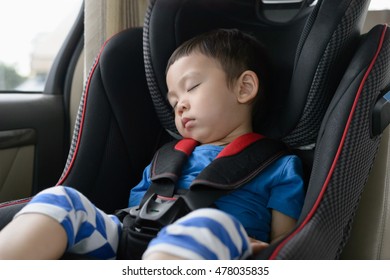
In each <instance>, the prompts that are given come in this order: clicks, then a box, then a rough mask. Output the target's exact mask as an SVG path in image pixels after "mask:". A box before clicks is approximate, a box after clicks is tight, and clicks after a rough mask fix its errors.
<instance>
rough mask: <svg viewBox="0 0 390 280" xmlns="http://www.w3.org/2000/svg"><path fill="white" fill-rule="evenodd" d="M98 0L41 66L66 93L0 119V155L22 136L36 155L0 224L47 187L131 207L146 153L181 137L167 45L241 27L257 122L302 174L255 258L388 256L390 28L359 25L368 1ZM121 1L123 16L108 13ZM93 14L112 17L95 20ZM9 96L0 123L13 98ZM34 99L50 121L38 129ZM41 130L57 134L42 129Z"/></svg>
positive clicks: (2, 208) (112, 206) (6, 200)
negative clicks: (13, 118) (10, 119)
mask: <svg viewBox="0 0 390 280" xmlns="http://www.w3.org/2000/svg"><path fill="white" fill-rule="evenodd" d="M93 2H94V1H85V3H84V5H83V7H82V9H81V12H80V15H79V17H78V19H77V21H76V23H75V25H74V27H73V29H72V32H70V34H69V36H68V38H67V40H66V42H65V43H64V45H63V48H62V50H61V51H60V54H59V55H58V56H57V58H56V60H55V63H54V67H53V68H52V71H51V72H50V74H49V78H48V83H47V84H46V87H45V92H51V93H56V92H62V94H47V95H43V96H38V97H29V98H30V99H33V98H35V99H39V100H37V101H34V100H33V101H31V104H32V105H33V106H31V121H32V122H33V121H34V125H30V126H25V127H27V128H25V127H23V128H18V129H16V130H14V129H13V130H10V129H9V128H8V127H7V126H4V127H2V126H1V125H0V133H1V134H0V135H5V136H4V137H2V138H4V139H8V140H7V141H2V142H0V151H2V150H5V149H10V148H12V147H16V146H23V147H25V150H26V151H25V153H30V154H31V153H32V155H31V156H32V157H33V158H34V162H39V163H40V164H39V169H37V168H34V166H33V165H31V164H30V165H29V166H27V167H25V169H23V170H27V171H28V172H27V173H28V174H31V175H30V177H29V178H26V177H25V176H12V177H16V178H18V180H19V181H17V182H16V184H25V185H28V186H29V185H30V184H27V183H23V182H20V180H30V181H33V184H32V187H30V189H28V188H27V190H25V191H24V192H22V193H20V194H18V196H17V197H12V196H11V195H9V196H8V195H7V196H6V195H4V196H3V189H2V192H1V196H0V197H1V198H2V203H0V229H1V228H2V227H4V226H5V225H6V224H7V223H8V222H9V221H10V220H11V219H12V216H13V215H14V214H15V213H16V211H18V209H20V208H21V207H22V206H23V205H24V204H25V203H26V202H27V201H29V196H30V195H33V194H35V193H37V192H38V191H40V190H42V189H44V188H46V187H50V186H53V185H66V186H72V187H74V188H76V189H78V190H79V191H81V192H82V193H83V194H85V195H86V196H87V197H88V198H89V199H91V201H93V202H94V203H95V204H96V206H98V207H99V208H101V209H102V210H104V211H106V212H114V211H115V210H117V209H121V208H125V207H127V202H128V196H129V191H130V189H131V187H132V186H135V185H136V184H137V183H138V181H139V180H140V178H141V175H142V171H143V168H144V167H145V166H146V165H147V164H148V163H149V162H150V160H151V158H152V157H153V155H154V152H155V151H156V150H157V149H158V148H159V147H161V145H163V144H164V143H166V142H168V141H170V140H172V139H175V138H177V137H178V136H177V132H176V129H175V126H174V122H173V118H172V114H171V109H170V106H169V104H168V103H167V101H166V92H167V88H166V85H165V67H166V62H167V60H168V58H169V56H170V54H171V53H172V52H173V50H174V49H175V48H176V47H177V46H178V45H180V44H181V43H182V42H184V41H186V40H187V39H189V38H191V37H193V36H195V35H197V34H200V33H203V32H206V31H209V30H212V29H216V28H238V29H240V30H242V31H244V32H248V33H250V34H252V35H254V36H255V37H257V38H258V39H259V41H261V42H262V43H263V45H264V47H265V49H266V52H267V55H268V56H269V60H270V62H271V73H270V77H271V80H270V83H271V89H272V90H270V92H272V94H270V95H269V96H268V100H267V102H269V110H268V112H267V120H266V122H264V123H256V126H255V131H256V132H259V133H261V134H264V135H266V136H267V137H270V138H276V139H281V140H282V141H283V142H285V143H286V144H288V145H289V147H291V149H292V150H293V151H294V153H296V154H297V155H299V156H300V157H301V158H302V160H303V162H304V166H305V174H306V175H307V176H306V177H307V178H306V179H307V194H306V199H305V203H304V207H303V210H302V213H301V216H300V219H299V220H298V223H297V225H296V227H295V229H294V230H293V231H291V232H290V233H288V234H287V235H286V236H285V237H284V238H283V239H281V240H279V241H278V242H276V243H274V244H272V245H271V246H269V247H268V248H267V249H265V250H263V251H262V252H261V253H259V254H258V255H256V256H253V258H254V259H389V258H390V240H389V238H388V236H389V234H388V233H389V230H390V228H389V227H390V219H389V218H388V215H387V213H388V212H389V207H388V206H389V201H388V198H387V197H388V195H387V194H388V192H389V188H390V186H389V183H388V180H387V176H388V172H387V169H388V168H387V165H388V157H389V151H388V150H389V149H388V143H389V131H388V129H387V126H388V123H389V121H390V117H389V116H390V115H389V110H390V109H389V105H388V102H389V101H388V100H389V94H390V58H389V55H390V53H389V51H390V41H389V40H390V38H389V36H390V35H389V28H388V26H387V25H386V24H384V23H380V24H373V25H372V26H368V25H367V23H366V22H367V18H368V7H369V4H370V1H369V0H318V1H314V0H302V1H288V0H286V1H264V0H240V1H237V0H214V1H212V3H211V2H210V1H209V0H151V1H149V3H146V1H142V2H137V3H138V4H134V3H135V2H136V1H121V2H120V4H118V5H117V6H110V8H109V9H108V8H107V7H106V6H104V5H102V6H100V9H101V10H99V9H92V8H90V7H92V5H93ZM118 3H119V2H118ZM141 3H142V4H141ZM89 5H91V6H89ZM105 8H107V9H105ZM102 10H105V13H102ZM123 10H125V11H129V12H130V11H131V12H132V13H131V14H132V15H133V17H132V20H129V19H128V18H127V16H128V13H120V14H122V16H121V17H119V18H117V15H118V14H119V12H118V11H123ZM145 10H146V13H144V11H145ZM97 14H99V15H102V16H101V17H97V16H96V15H97ZM103 14H104V15H103ZM86 19H91V20H86ZM98 20H100V21H105V22H106V23H109V24H107V25H106V28H103V29H102V28H98V27H97V26H99V24H97V23H96V21H98ZM84 23H85V25H84ZM98 49H99V50H98ZM96 54H97V55H96ZM84 69H90V70H89V72H88V73H87V72H85V71H84ZM83 71H84V72H85V73H84V72H83ZM81 72H83V73H81ZM84 81H85V82H84ZM83 83H84V86H83V85H82V84H83ZM6 98H8V97H1V95H0V109H1V110H0V119H2V117H3V116H6V114H9V113H10V111H11V110H13V109H15V106H22V105H20V104H19V103H20V102H19V103H18V101H17V100H12V99H10V100H8V99H7V100H5V99H6ZM14 98H15V97H14ZM7 102H9V103H11V104H12V105H13V106H11V107H10V108H8V109H7V107H6V106H5V105H6V104H7ZM2 103H3V104H2ZM15 104H16V105H15ZM18 104H19V105H18ZM49 105H50V106H49ZM42 106H45V108H46V107H51V110H52V111H53V112H52V111H49V112H48V114H49V115H52V116H53V117H52V118H50V120H47V119H46V120H45V122H41V124H40V125H42V126H44V127H43V128H40V127H38V128H36V127H35V123H37V122H38V121H36V120H35V119H34V118H39V111H40V110H41V109H42ZM2 108H5V110H2ZM57 110H58V111H61V112H63V111H65V112H66V114H65V115H61V114H58V113H56V111H57ZM58 123H62V124H63V126H61V127H58V126H57V125H56V124H58ZM64 127H65V128H66V129H64ZM45 129H48V130H49V131H50V133H51V134H53V137H50V139H45V137H44V136H42V134H40V133H37V131H42V130H45ZM70 131H73V132H72V133H71V132H70ZM43 135H44V134H43ZM54 142H55V143H56V144H58V142H61V143H63V144H62V145H60V146H61V147H63V148H62V149H56V153H55V154H53V153H51V152H44V151H43V149H42V148H40V147H47V146H50V145H54V144H53V143H54ZM37 143H38V144H37ZM34 145H35V148H34ZM68 151H69V152H68ZM53 158H54V161H53ZM0 175H1V174H0ZM23 177H24V178H23ZM13 184H15V183H13ZM13 184H10V186H11V185H13ZM4 193H6V192H4ZM73 257H74V258H77V256H67V258H73Z"/></svg>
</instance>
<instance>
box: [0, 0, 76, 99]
mask: <svg viewBox="0 0 390 280" xmlns="http://www.w3.org/2000/svg"><path fill="white" fill-rule="evenodd" d="M82 2H83V1H82V0H0V38H1V44H0V93H1V92H13V91H16V92H40V91H43V89H44V86H45V82H46V78H47V74H48V72H49V70H50V67H51V65H52V62H53V60H54V58H55V55H56V54H57V52H58V50H59V49H60V47H61V44H62V43H63V41H64V39H65V37H66V35H67V34H68V32H69V30H70V28H71V27H72V25H73V23H74V21H75V20H76V17H77V15H78V13H79V11H80V8H81V4H82Z"/></svg>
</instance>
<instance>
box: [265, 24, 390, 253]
mask: <svg viewBox="0 0 390 280" xmlns="http://www.w3.org/2000/svg"><path fill="white" fill-rule="evenodd" d="M386 31H387V25H384V27H383V31H382V35H381V38H380V40H379V44H378V48H377V50H376V53H375V55H374V57H373V59H372V61H371V63H370V65H369V67H368V69H367V71H366V73H365V74H364V77H363V79H362V81H361V83H360V85H359V89H358V91H357V93H356V97H355V100H354V103H353V105H352V108H351V112H350V114H349V117H348V121H347V124H346V126H345V129H344V133H343V136H342V138H341V141H340V145H339V147H338V149H337V153H336V156H335V158H334V160H333V163H332V166H331V168H330V170H329V173H328V176H327V178H326V180H325V182H324V185H323V186H322V189H321V192H320V194H319V196H318V198H317V200H316V202H315V204H314V206H313V208H312V209H311V211H310V213H309V214H308V215H307V217H306V219H305V220H304V221H303V222H302V223H301V225H300V226H299V227H298V228H297V229H295V230H294V231H293V232H292V233H291V234H290V235H289V236H288V237H286V238H285V239H284V240H283V241H282V242H281V243H280V244H279V245H278V246H277V247H276V248H275V250H274V252H273V253H272V255H271V256H270V257H269V259H270V260H272V259H276V257H277V255H278V253H279V252H280V250H281V249H282V248H283V246H284V245H285V244H286V243H287V242H288V241H290V240H291V239H292V238H293V237H294V236H295V235H297V234H298V233H299V232H300V231H301V230H302V229H303V228H304V227H305V225H306V224H307V223H308V222H309V221H310V219H311V218H312V217H313V215H314V213H315V212H316V210H317V209H318V207H319V205H320V202H321V200H322V198H323V196H324V194H325V191H326V189H327V187H328V185H329V182H330V179H331V177H332V175H333V172H334V170H335V168H336V164H337V161H338V159H339V157H340V154H341V151H342V149H343V146H344V142H345V138H346V137H347V133H348V130H349V126H350V124H351V121H352V117H353V115H354V113H355V109H356V106H357V103H358V101H359V98H360V95H361V93H362V91H363V87H364V84H365V82H366V80H367V78H368V75H369V74H370V72H371V70H372V68H373V67H374V64H375V62H376V60H377V58H378V55H379V53H380V51H381V49H382V46H383V42H384V38H385V34H386Z"/></svg>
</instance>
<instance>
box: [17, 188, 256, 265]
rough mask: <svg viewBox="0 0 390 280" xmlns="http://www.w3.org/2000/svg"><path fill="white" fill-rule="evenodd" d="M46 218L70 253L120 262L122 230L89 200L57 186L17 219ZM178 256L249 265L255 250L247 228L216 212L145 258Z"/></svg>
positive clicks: (180, 228)
mask: <svg viewBox="0 0 390 280" xmlns="http://www.w3.org/2000/svg"><path fill="white" fill-rule="evenodd" d="M25 213H41V214H43V215H47V216H50V217H52V218H53V219H55V220H57V221H58V222H59V223H60V224H61V225H62V226H63V228H64V229H65V231H66V234H67V238H68V245H67V251H68V252H71V253H76V254H82V255H87V256H90V257H93V258H98V259H115V258H116V252H117V248H118V245H119V240H120V234H121V231H122V224H121V222H120V221H119V220H118V218H117V217H116V216H114V215H108V214H106V213H104V212H103V211H101V210H100V209H98V208H97V207H95V206H94V205H93V204H92V203H91V202H90V201H89V200H88V199H87V198H86V197H85V196H84V195H82V194H81V193H80V192H78V191H77V190H75V189H72V188H69V187H62V186H57V187H53V188H49V189H46V190H44V191H42V192H40V193H39V194H37V195H36V196H35V197H34V198H33V199H32V200H31V201H30V202H29V203H28V204H27V205H26V206H25V207H24V208H23V209H22V210H21V211H20V212H19V213H18V214H16V216H18V215H22V214H25ZM156 251H158V252H166V253H172V252H175V255H177V256H178V257H181V258H185V259H244V258H246V257H248V256H249V255H250V254H251V247H250V245H249V240H248V237H247V235H246V232H245V230H244V228H243V227H242V225H241V224H240V223H239V222H238V221H237V220H236V219H235V218H233V217H232V216H230V215H228V214H226V213H224V212H222V211H220V210H216V209H209V208H206V209H199V210H196V211H193V212H191V213H190V214H188V215H187V216H185V217H183V218H181V219H179V220H178V221H176V222H175V223H174V224H172V225H169V226H167V227H165V228H164V229H162V230H161V231H160V233H159V234H158V236H157V237H156V238H155V239H153V240H152V241H151V242H150V244H149V246H148V248H147V250H146V252H145V253H144V256H146V255H148V254H150V253H152V252H156Z"/></svg>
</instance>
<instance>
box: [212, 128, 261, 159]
mask: <svg viewBox="0 0 390 280" xmlns="http://www.w3.org/2000/svg"><path fill="white" fill-rule="evenodd" d="M262 138H264V136H263V135H260V134H257V133H247V134H244V135H242V136H240V137H238V138H236V139H235V140H233V142H231V143H230V144H229V145H227V146H226V147H225V149H223V150H222V151H221V152H220V153H219V154H218V156H217V158H221V157H228V156H232V155H235V154H238V153H239V152H241V151H242V150H244V149H245V148H246V147H248V146H249V145H250V144H252V143H254V142H256V141H258V140H260V139H262Z"/></svg>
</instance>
